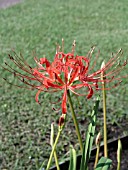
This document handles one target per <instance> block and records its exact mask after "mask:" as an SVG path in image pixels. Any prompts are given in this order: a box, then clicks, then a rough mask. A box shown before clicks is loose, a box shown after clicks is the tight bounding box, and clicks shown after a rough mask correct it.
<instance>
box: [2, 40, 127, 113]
mask: <svg viewBox="0 0 128 170" xmlns="http://www.w3.org/2000/svg"><path fill="white" fill-rule="evenodd" d="M63 48H64V47H63V41H62V51H60V48H58V47H57V50H56V54H55V57H54V60H53V62H50V61H49V60H48V59H47V58H40V59H37V58H35V62H36V64H37V67H36V68H32V67H31V66H30V65H29V64H28V63H27V62H26V61H25V59H24V58H23V56H22V55H21V54H20V56H18V55H17V54H16V53H14V56H11V55H9V58H10V60H11V61H12V62H13V63H14V64H15V65H16V66H17V67H18V68H19V69H20V70H22V71H24V73H21V72H20V70H19V71H17V70H16V69H13V68H12V67H10V66H9V64H8V63H5V64H6V66H7V67H4V69H6V70H8V71H10V72H11V73H13V74H14V76H16V77H17V78H18V79H19V80H20V81H22V82H23V83H24V84H26V85H27V86H26V87H24V86H19V85H16V86H18V87H22V88H27V89H30V90H33V89H36V90H37V93H36V97H35V99H36V101H37V102H38V103H39V101H38V97H39V94H40V93H41V92H58V91H63V95H62V98H61V108H62V113H63V114H66V113H67V91H68V90H69V91H71V92H72V93H74V94H75V95H78V96H86V98H87V99H90V98H91V97H92V96H93V94H94V90H101V89H102V83H106V84H111V83H112V82H116V84H114V85H113V86H111V87H106V90H108V89H110V88H113V87H116V86H117V85H119V84H120V82H121V79H122V78H123V77H125V76H122V77H120V76H119V72H120V71H121V70H122V69H123V68H124V67H125V66H126V64H127V62H126V61H124V62H123V64H120V63H119V59H120V58H121V56H122V55H121V54H122V50H119V51H118V53H117V54H115V55H113V56H112V57H111V59H110V60H109V61H108V62H107V63H106V64H104V65H103V66H102V67H101V68H99V70H97V71H94V72H92V71H93V69H94V67H95V65H96V60H97V57H96V59H95V61H94V63H93V64H91V62H92V53H93V51H94V49H95V48H94V47H92V49H91V50H90V51H89V52H88V54H87V55H86V56H79V55H74V48H75V42H74V43H73V47H72V52H70V53H64V52H63ZM98 55H99V53H98ZM98 55H97V56H98ZM101 74H103V78H102V79H101ZM5 80H6V79H5ZM6 81H7V80H6ZM81 88H85V89H87V91H85V93H84V94H81V93H79V92H78V91H77V90H78V89H81Z"/></svg>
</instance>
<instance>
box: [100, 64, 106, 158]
mask: <svg viewBox="0 0 128 170" xmlns="http://www.w3.org/2000/svg"><path fill="white" fill-rule="evenodd" d="M104 65H105V62H103V63H102V66H101V68H103V67H104ZM104 79H105V76H104V72H102V73H101V80H102V94H103V118H104V156H105V157H106V158H107V157H108V148H107V112H106V90H105V82H104Z"/></svg>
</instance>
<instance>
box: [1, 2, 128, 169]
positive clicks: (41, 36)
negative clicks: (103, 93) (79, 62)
mask: <svg viewBox="0 0 128 170" xmlns="http://www.w3.org/2000/svg"><path fill="white" fill-rule="evenodd" d="M127 6H128V2H127V1H125V0H123V1H120V0H114V1H111V0H108V1H105V0H97V1H94V0H92V1H89V0H86V1H84V0H80V1H78V0H65V1H63V0H52V1H50V0H47V1H45V0H38V1H35V0H29V1H27V0H24V2H23V3H21V4H17V5H15V6H12V7H10V8H7V9H0V62H1V65H3V64H4V61H6V62H9V60H8V57H7V54H8V53H10V52H11V49H12V48H13V49H15V50H16V51H17V52H20V51H22V53H23V55H24V57H25V58H26V60H27V61H28V62H29V64H30V65H31V66H35V62H34V60H33V51H36V54H37V56H38V57H43V56H44V55H45V56H46V57H48V58H49V59H50V60H51V61H52V59H53V57H54V54H55V47H56V43H57V42H58V43H60V44H61V39H62V38H64V39H65V52H69V51H71V45H72V42H73V40H74V39H75V40H76V44H77V46H76V53H77V54H80V55H86V53H87V52H88V50H89V49H90V47H91V46H92V45H97V48H99V49H100V51H101V53H100V56H99V60H98V62H97V63H98V64H100V62H101V61H102V60H104V59H106V60H107V58H109V57H110V56H111V52H117V51H118V50H119V49H120V48H123V51H124V58H127V57H128V48H127V47H128V36H127V34H128V22H127V18H128V10H127ZM98 66H100V65H98ZM98 66H97V67H98ZM0 74H1V86H0V93H1V95H0V120H1V121H0V129H1V136H0V147H1V148H0V162H1V166H0V168H3V169H4V168H5V169H13V170H23V169H27V170H29V169H30V170H35V169H39V167H40V165H41V163H42V162H43V161H44V165H46V162H47V159H48V157H49V154H50V150H51V147H50V145H49V137H50V123H51V122H53V121H55V122H57V120H58V117H59V115H58V114H56V113H55V112H54V111H53V110H52V107H53V105H51V103H50V98H51V96H49V95H48V94H44V95H42V96H41V101H42V105H41V106H39V105H38V104H37V103H36V102H35V100H34V97H35V94H36V91H32V92H31V91H28V90H23V89H18V88H15V87H13V86H11V85H9V84H7V83H5V82H4V81H2V77H6V78H8V80H9V81H10V82H15V80H14V77H13V76H12V75H11V74H10V73H8V72H6V71H5V70H3V69H0ZM124 74H126V72H125V71H124ZM127 83H128V80H127V79H124V82H123V83H122V86H119V87H118V88H116V89H113V90H112V91H108V112H109V114H108V123H114V122H116V121H117V122H119V121H121V120H123V119H124V118H125V119H128V111H127V110H128V105H127V102H128V88H126V87H127ZM54 97H55V95H54V94H53V96H52V98H54ZM117 99H118V100H117ZM92 100H93V99H91V100H89V101H86V100H83V99H80V102H81V104H82V105H83V104H84V103H85V105H84V107H83V108H82V109H78V108H77V106H76V105H77V103H76V99H74V104H75V108H76V110H77V112H78V113H79V114H77V117H78V119H79V122H81V123H80V127H81V131H82V133H83V134H84V131H85V126H83V125H85V124H86V120H88V115H86V113H88V114H89V110H90V108H91V107H92V102H91V101H92ZM83 102H84V103H83ZM86 118H87V119H86ZM67 121H68V122H67V125H66V129H65V130H64V132H63V135H62V137H61V140H62V143H61V142H60V143H59V144H58V154H59V156H61V157H62V158H63V157H65V156H66V155H65V152H67V151H68V150H69V145H70V143H73V141H76V143H77V139H74V133H75V132H74V131H73V129H74V127H73V124H72V120H71V115H70V114H68V120H67ZM83 122H84V123H83ZM100 122H101V121H99V123H100ZM56 129H57V127H56ZM83 136H84V135H83ZM69 137H70V139H69ZM66 139H67V140H66ZM68 139H69V140H70V141H68ZM73 144H74V143H73ZM62 146H63V147H62ZM75 146H76V147H78V145H77V144H75Z"/></svg>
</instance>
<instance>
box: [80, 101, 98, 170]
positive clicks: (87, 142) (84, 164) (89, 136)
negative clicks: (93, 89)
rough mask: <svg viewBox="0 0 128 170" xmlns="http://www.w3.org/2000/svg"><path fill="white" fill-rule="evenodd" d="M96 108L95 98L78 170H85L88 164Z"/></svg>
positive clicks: (94, 126)
mask: <svg viewBox="0 0 128 170" xmlns="http://www.w3.org/2000/svg"><path fill="white" fill-rule="evenodd" d="M98 107H99V98H97V101H96V103H95V105H94V109H93V111H92V115H91V122H90V124H89V126H88V130H87V134H86V138H85V145H84V150H83V154H82V160H81V166H80V170H87V166H88V162H89V158H90V154H91V149H92V144H93V140H94V134H95V128H96V118H97V112H98Z"/></svg>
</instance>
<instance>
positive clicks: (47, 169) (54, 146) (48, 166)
mask: <svg viewBox="0 0 128 170" xmlns="http://www.w3.org/2000/svg"><path fill="white" fill-rule="evenodd" d="M61 131H62V128H60V127H59V130H58V134H57V137H56V140H55V143H54V145H53V148H52V152H51V154H50V158H49V161H48V164H47V168H46V170H49V168H50V165H51V161H52V157H53V154H54V152H55V149H56V145H57V143H58V140H59V137H60V134H61Z"/></svg>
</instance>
